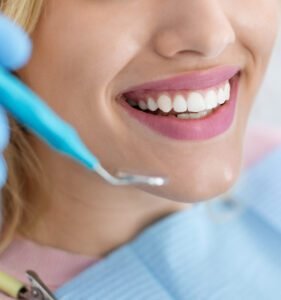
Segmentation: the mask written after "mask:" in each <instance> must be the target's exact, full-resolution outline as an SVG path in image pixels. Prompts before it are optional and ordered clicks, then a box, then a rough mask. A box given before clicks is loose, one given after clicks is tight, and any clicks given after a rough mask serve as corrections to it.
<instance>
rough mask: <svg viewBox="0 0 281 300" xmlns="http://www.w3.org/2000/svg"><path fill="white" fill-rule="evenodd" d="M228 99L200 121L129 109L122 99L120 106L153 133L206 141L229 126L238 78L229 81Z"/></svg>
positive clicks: (232, 116)
mask: <svg viewBox="0 0 281 300" xmlns="http://www.w3.org/2000/svg"><path fill="white" fill-rule="evenodd" d="M230 84H231V95H230V99H229V100H228V101H227V102H225V103H224V104H223V105H222V106H220V107H219V108H217V109H216V110H215V111H214V112H212V113H211V114H210V115H208V116H206V117H203V118H201V119H188V120H183V119H178V118H177V117H165V116H158V115H152V114H149V113H145V112H142V111H140V110H137V109H134V108H133V107H131V106H130V105H129V104H128V103H127V102H126V100H125V99H124V98H122V99H121V101H120V103H121V106H122V107H123V108H124V109H125V110H126V112H127V113H128V114H129V115H130V116H131V117H133V118H134V119H136V120H137V121H139V122H140V123H142V124H143V125H145V126H147V127H149V128H150V129H152V130H153V131H155V132H157V133H160V134H161V135H163V136H166V137H168V138H171V139H175V140H206V139H210V138H212V137H215V136H218V135H220V134H222V133H224V132H225V131H226V130H228V128H229V127H230V126H231V124H232V122H233V120H234V115H235V108H236V102H237V95H238V87H239V76H238V75H236V76H234V77H233V78H232V79H231V80H230Z"/></svg>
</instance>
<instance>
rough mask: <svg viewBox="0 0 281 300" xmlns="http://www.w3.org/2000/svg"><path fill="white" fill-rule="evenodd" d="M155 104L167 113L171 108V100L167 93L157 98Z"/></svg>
mask: <svg viewBox="0 0 281 300" xmlns="http://www.w3.org/2000/svg"><path fill="white" fill-rule="evenodd" d="M157 104H158V107H159V109H161V110H162V111H163V112H165V113H168V112H170V111H171V110H172V100H171V98H170V97H169V96H167V95H161V96H160V97H159V98H158V100H157Z"/></svg>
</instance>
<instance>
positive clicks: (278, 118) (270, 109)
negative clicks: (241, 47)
mask: <svg viewBox="0 0 281 300" xmlns="http://www.w3.org/2000/svg"><path fill="white" fill-rule="evenodd" d="M249 122H250V124H249V125H253V124H256V123H266V124H267V125H273V126H280V127H281V28H280V30H279V36H278V39H277V42H276V45H275V49H274V52H273V55H272V58H271V62H270V65H269V69H268V71H267V74H266V76H265V79H264V82H263V85H262V87H261V89H260V92H259V94H258V97H257V99H256V103H255V105H254V107H253V111H252V115H251V118H250V121H249Z"/></svg>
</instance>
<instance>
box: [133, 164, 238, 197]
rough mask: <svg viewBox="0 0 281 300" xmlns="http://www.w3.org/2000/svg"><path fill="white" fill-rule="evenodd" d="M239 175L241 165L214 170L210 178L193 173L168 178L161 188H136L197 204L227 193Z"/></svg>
mask: <svg viewBox="0 0 281 300" xmlns="http://www.w3.org/2000/svg"><path fill="white" fill-rule="evenodd" d="M240 174H241V163H240V164H236V165H235V164H233V165H231V166H228V167H224V168H222V169H218V170H215V171H214V172H212V174H211V176H210V175H206V174H202V173H201V172H195V173H193V174H192V176H190V175H189V176H187V175H186V176H180V177H176V176H174V177H173V178H171V177H170V178H169V181H168V183H167V184H166V185H164V186H162V187H150V186H139V187H138V188H139V189H141V190H143V191H145V192H147V193H149V194H152V195H155V196H158V197H161V198H164V199H167V200H171V201H175V202H181V203H197V202H202V201H206V200H211V199H213V198H215V197H218V196H221V195H223V194H225V193H227V192H228V191H229V189H231V188H232V187H233V186H234V185H235V183H236V182H237V180H238V179H239V177H240ZM185 179H188V180H185Z"/></svg>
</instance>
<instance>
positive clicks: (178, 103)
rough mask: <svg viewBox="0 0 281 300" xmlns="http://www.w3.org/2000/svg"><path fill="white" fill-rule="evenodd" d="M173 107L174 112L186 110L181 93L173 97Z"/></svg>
mask: <svg viewBox="0 0 281 300" xmlns="http://www.w3.org/2000/svg"><path fill="white" fill-rule="evenodd" d="M173 108H174V111H175V112H178V113H181V112H185V111H187V102H186V100H185V98H184V97H183V96H182V95H177V96H176V97H175V99H174V103H173Z"/></svg>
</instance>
